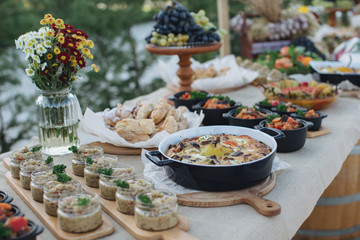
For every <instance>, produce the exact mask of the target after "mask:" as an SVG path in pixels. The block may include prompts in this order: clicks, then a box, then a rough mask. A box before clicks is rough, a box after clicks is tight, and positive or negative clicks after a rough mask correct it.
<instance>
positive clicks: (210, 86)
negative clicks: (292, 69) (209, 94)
mask: <svg viewBox="0 0 360 240" xmlns="http://www.w3.org/2000/svg"><path fill="white" fill-rule="evenodd" d="M178 61H179V59H178V57H177V56H174V57H173V58H170V60H169V61H162V60H159V67H160V74H161V77H162V78H163V79H164V81H165V82H167V83H171V84H173V85H175V86H179V78H178V76H177V75H176V72H177V70H178V68H179V66H178V65H177V63H178ZM191 62H192V64H191V68H192V69H196V68H199V67H200V68H208V67H210V66H211V65H213V66H214V68H215V70H216V71H220V70H221V69H223V68H227V67H230V69H229V70H228V71H227V72H226V74H225V75H222V76H219V77H214V78H203V79H197V80H195V81H194V82H193V83H192V85H191V86H192V88H194V89H199V90H204V91H211V90H219V89H227V88H233V87H241V86H245V85H247V84H249V83H251V82H252V81H254V80H255V79H256V78H257V77H258V75H259V74H258V72H256V71H251V70H248V69H245V68H242V67H240V66H239V65H238V64H237V62H236V58H235V56H234V55H227V56H225V57H223V58H215V59H213V60H210V61H208V62H205V63H202V64H201V63H200V62H198V61H196V60H195V59H193V58H191Z"/></svg>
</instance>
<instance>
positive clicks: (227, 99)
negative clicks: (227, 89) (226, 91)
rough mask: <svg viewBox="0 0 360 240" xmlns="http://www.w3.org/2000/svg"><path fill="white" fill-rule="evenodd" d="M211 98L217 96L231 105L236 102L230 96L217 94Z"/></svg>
mask: <svg viewBox="0 0 360 240" xmlns="http://www.w3.org/2000/svg"><path fill="white" fill-rule="evenodd" d="M211 98H217V99H219V100H221V101H225V100H226V101H228V102H229V103H230V106H233V105H234V104H235V102H234V101H233V100H231V98H229V97H228V96H223V95H221V94H220V95H217V96H212V97H211Z"/></svg>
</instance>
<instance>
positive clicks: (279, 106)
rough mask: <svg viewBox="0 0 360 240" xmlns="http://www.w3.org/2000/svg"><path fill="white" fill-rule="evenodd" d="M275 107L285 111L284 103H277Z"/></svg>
mask: <svg viewBox="0 0 360 240" xmlns="http://www.w3.org/2000/svg"><path fill="white" fill-rule="evenodd" d="M276 109H277V110H279V111H282V112H287V111H286V105H285V104H279V105H277V106H276Z"/></svg>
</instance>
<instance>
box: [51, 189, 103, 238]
mask: <svg viewBox="0 0 360 240" xmlns="http://www.w3.org/2000/svg"><path fill="white" fill-rule="evenodd" d="M57 215H58V220H59V226H60V228H61V229H62V230H64V231H65V232H71V233H82V232H89V231H92V230H94V229H96V228H98V227H100V225H101V224H102V212H101V206H100V202H99V197H98V196H97V195H96V194H95V193H91V192H83V193H72V194H65V195H63V196H62V197H61V198H60V199H59V208H58V210H57Z"/></svg>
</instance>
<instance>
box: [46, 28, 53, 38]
mask: <svg viewBox="0 0 360 240" xmlns="http://www.w3.org/2000/svg"><path fill="white" fill-rule="evenodd" d="M54 34H55V33H54V32H53V31H52V30H49V31H47V32H46V36H47V37H48V38H50V37H53V36H54Z"/></svg>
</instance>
